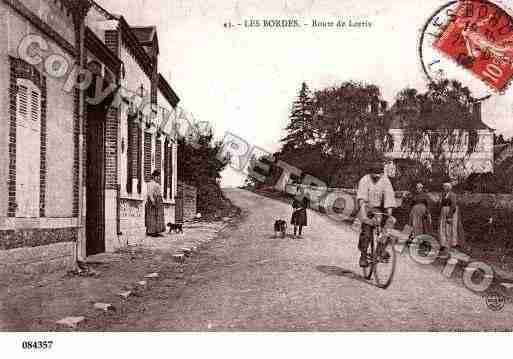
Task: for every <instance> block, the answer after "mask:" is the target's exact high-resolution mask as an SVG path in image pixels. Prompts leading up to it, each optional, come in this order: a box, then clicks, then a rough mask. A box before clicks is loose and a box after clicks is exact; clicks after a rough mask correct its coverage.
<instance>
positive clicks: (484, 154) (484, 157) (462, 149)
mask: <svg viewBox="0 0 513 359" xmlns="http://www.w3.org/2000/svg"><path fill="white" fill-rule="evenodd" d="M471 112H472V115H473V116H472V119H471V120H470V121H469V122H468V124H466V126H464V127H462V128H454V129H451V130H452V131H453V133H454V137H457V136H458V137H459V138H460V139H461V140H460V141H456V142H457V144H456V145H454V146H453V147H452V148H450V146H449V145H445V146H444V148H446V149H444V153H443V156H442V157H444V158H445V159H447V160H448V161H452V163H455V164H457V165H455V166H454V167H453V169H452V173H451V176H455V177H456V176H468V175H470V174H471V173H486V172H493V168H494V166H493V164H494V146H493V135H494V130H493V129H492V128H490V127H489V126H487V125H486V124H485V123H484V122H483V121H482V119H481V104H480V103H474V104H473V106H472V111H471ZM412 120H414V118H411V117H410V118H406V117H405V116H400V115H398V114H394V109H393V108H392V109H391V116H390V125H389V126H390V130H389V133H390V135H391V139H392V146H391V150H390V151H389V152H387V153H386V157H387V158H389V159H390V160H391V161H394V160H398V159H412V158H416V159H419V160H422V161H426V163H427V164H429V163H430V161H429V160H432V159H433V158H434V156H433V153H432V152H431V149H430V144H429V139H428V138H427V136H426V139H425V144H424V150H423V151H422V152H421V153H418V152H417V153H412V152H411V151H408V150H406V149H405V148H404V147H403V146H402V141H403V138H404V131H405V128H407V125H408V121H412ZM444 131H447V129H445V130H444ZM448 133H449V132H448ZM470 141H475V149H474V151H472V152H470V153H469V152H468V148H469V142H470ZM389 174H391V175H393V174H394V166H391V167H389Z"/></svg>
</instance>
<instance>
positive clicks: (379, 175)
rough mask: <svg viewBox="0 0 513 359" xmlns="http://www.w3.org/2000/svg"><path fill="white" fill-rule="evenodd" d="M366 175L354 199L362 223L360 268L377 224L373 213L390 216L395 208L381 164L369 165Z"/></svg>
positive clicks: (365, 265)
mask: <svg viewBox="0 0 513 359" xmlns="http://www.w3.org/2000/svg"><path fill="white" fill-rule="evenodd" d="M367 173H368V174H367V175H365V176H363V177H362V178H361V179H360V182H359V183H358V191H357V193H356V199H357V201H358V207H359V217H360V220H361V222H362V230H361V232H360V239H359V241H358V249H359V250H360V253H361V254H360V267H367V266H368V265H369V263H368V261H367V249H368V247H369V243H370V241H371V239H372V235H373V228H374V226H375V225H376V224H377V223H376V222H375V219H374V213H376V212H381V213H385V211H386V213H387V214H388V215H389V216H392V209H393V208H394V207H395V206H396V203H395V194H394V188H393V187H392V183H390V180H389V179H388V177H387V176H386V175H385V174H384V167H383V164H382V163H372V164H370V165H369V168H368V171H367Z"/></svg>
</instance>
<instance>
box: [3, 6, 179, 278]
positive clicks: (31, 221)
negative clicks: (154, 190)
mask: <svg viewBox="0 0 513 359" xmlns="http://www.w3.org/2000/svg"><path fill="white" fill-rule="evenodd" d="M0 23H2V24H1V25H2V29H6V33H4V34H3V35H2V36H0V80H1V81H0V83H1V84H2V88H0V109H1V111H0V149H1V150H2V151H0V273H13V272H31V271H36V272H41V271H44V270H50V269H55V268H64V267H71V266H73V265H74V264H75V263H76V261H77V260H83V259H84V258H86V257H87V256H89V255H93V254H96V253H101V252H105V251H113V250H115V249H117V248H119V247H122V246H124V245H126V244H127V243H130V240H131V239H132V238H134V237H136V236H144V235H145V226H144V200H145V195H146V184H145V182H146V181H148V180H149V178H150V175H151V172H152V171H153V170H155V169H158V170H160V171H161V173H162V176H161V182H162V183H161V185H162V188H163V192H164V193H163V194H164V198H165V207H166V209H165V215H166V221H167V222H174V221H175V197H176V192H177V189H176V183H177V180H176V175H177V174H176V168H177V167H176V158H177V150H178V149H177V145H176V139H175V138H173V136H169V135H167V134H169V133H170V131H169V130H170V128H171V126H172V125H171V123H172V121H169V118H171V119H173V114H174V112H175V108H176V106H177V104H178V102H179V98H178V96H177V95H176V94H175V92H174V91H173V89H172V88H171V86H170V85H169V83H168V82H167V81H166V80H165V79H164V77H163V76H162V75H160V74H159V72H158V55H159V48H158V38H157V31H156V28H155V27H151V26H150V27H142V28H133V27H130V26H129V25H128V23H127V22H126V20H125V19H124V18H123V17H122V16H118V15H112V14H110V13H109V12H108V11H106V10H105V9H103V8H101V7H100V6H99V5H98V4H96V3H95V2H93V1H90V0H40V1H28V0H26V1H25V0H23V1H22V0H2V1H0ZM166 116H167V117H166ZM164 119H166V121H164ZM167 122H169V124H167Z"/></svg>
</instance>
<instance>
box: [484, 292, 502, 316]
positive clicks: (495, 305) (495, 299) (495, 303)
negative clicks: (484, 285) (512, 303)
mask: <svg viewBox="0 0 513 359" xmlns="http://www.w3.org/2000/svg"><path fill="white" fill-rule="evenodd" d="M485 301H486V306H487V307H488V308H489V309H490V310H493V311H494V312H498V311H501V310H502V309H503V308H504V303H505V302H506V298H505V297H504V296H503V295H502V294H500V293H498V292H490V293H487V294H486V295H485Z"/></svg>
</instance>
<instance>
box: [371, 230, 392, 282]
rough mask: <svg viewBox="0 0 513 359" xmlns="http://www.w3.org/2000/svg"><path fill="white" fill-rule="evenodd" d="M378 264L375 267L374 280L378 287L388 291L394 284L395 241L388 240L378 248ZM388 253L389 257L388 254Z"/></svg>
mask: <svg viewBox="0 0 513 359" xmlns="http://www.w3.org/2000/svg"><path fill="white" fill-rule="evenodd" d="M376 247H377V248H376V262H375V265H374V279H375V280H376V285H377V286H378V287H380V288H383V289H386V288H388V286H389V285H390V283H392V279H393V278H394V272H395V263H396V260H397V258H396V253H395V250H394V245H393V241H390V240H387V241H386V242H385V244H384V245H383V244H378V245H377V246H376ZM386 253H388V255H387V254H386Z"/></svg>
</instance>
